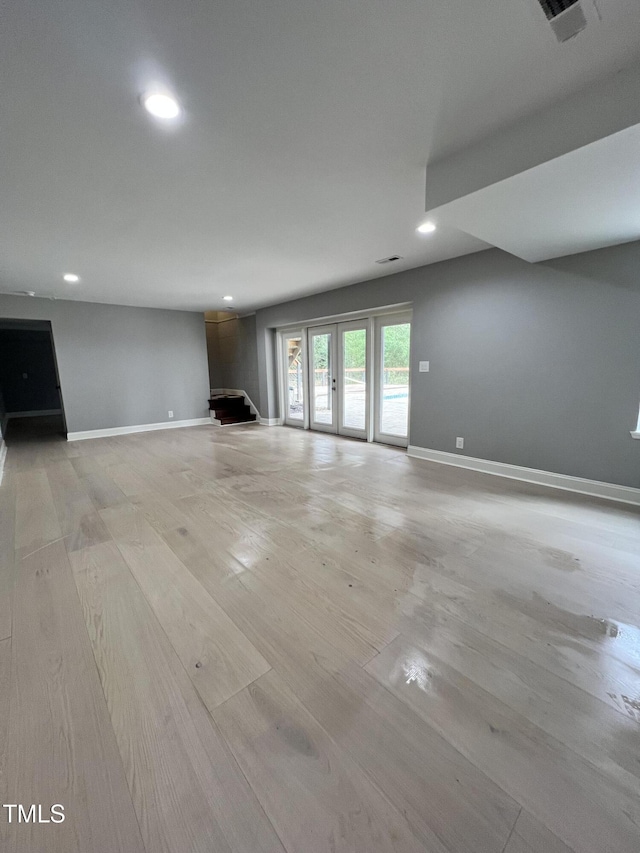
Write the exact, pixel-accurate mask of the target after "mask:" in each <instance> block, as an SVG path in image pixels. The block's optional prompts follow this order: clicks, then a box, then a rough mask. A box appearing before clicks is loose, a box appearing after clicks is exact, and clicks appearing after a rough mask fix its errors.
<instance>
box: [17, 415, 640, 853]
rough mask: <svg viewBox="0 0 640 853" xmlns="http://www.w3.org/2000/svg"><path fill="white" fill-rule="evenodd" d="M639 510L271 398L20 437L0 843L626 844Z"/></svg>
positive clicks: (631, 829)
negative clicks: (20, 812) (366, 435)
mask: <svg viewBox="0 0 640 853" xmlns="http://www.w3.org/2000/svg"><path fill="white" fill-rule="evenodd" d="M639 519H640V516H639V515H638V513H637V511H635V510H633V509H630V508H625V507H623V506H617V505H615V504H613V503H603V502H598V501H595V500H590V499H588V498H584V497H580V496H576V495H570V494H563V493H560V492H554V491H552V490H548V489H543V488H541V487H535V486H529V485H526V484H519V483H515V482H511V481H507V480H501V479H499V478H497V477H488V476H485V475H481V474H475V473H471V472H465V471H462V470H459V469H454V468H447V467H445V466H440V465H435V464H430V463H426V462H421V461H417V460H413V459H409V458H407V457H406V455H405V454H404V452H402V451H400V450H397V449H393V448H388V447H382V446H376V445H367V444H365V443H361V442H354V441H348V440H345V439H339V438H335V437H332V436H328V435H323V434H319V433H310V432H303V431H299V430H292V429H287V428H274V427H272V428H268V427H256V426H252V427H248V428H247V427H242V426H241V427H237V428H236V429H234V430H216V429H215V428H212V427H196V428H192V429H182V430H168V431H166V432H156V433H144V434H139V435H129V436H121V437H117V438H105V439H96V440H92V441H84V442H75V443H69V444H67V443H65V442H62V441H39V442H38V441H23V442H14V443H12V444H11V445H10V447H9V453H8V458H7V473H6V476H5V481H4V483H3V485H2V488H0V767H3V768H4V769H5V771H6V772H4V773H0V794H1V796H2V802H3V803H4V802H6V803H25V804H30V803H41V804H46V809H48V808H49V805H50V804H53V803H61V804H62V805H64V807H65V814H66V820H65V822H64V823H61V824H57V825H55V826H53V825H38V824H24V823H23V824H16V823H13V824H11V825H8V824H7V822H6V819H5V818H4V817H3V819H2V820H1V821H0V838H2V840H3V843H4V842H5V841H6V843H7V845H8V849H10V850H12V851H24V853H26V851H29V853H40V852H41V851H42V853H44V851H47V853H63V852H64V853H72V851H78V853H80V851H81V852H82V853H91V851H94V853H95V851H100V853H119V851H143V850H146V851H147V853H157V851H176V853H186V852H187V851H203V853H204V851H207V853H210V851H214V850H215V851H227V852H228V851H243V853H261V851H273V852H274V853H275V851H280V853H282V852H283V851H288V853H316V851H345V853H346V851H358V853H377V851H385V852H386V851H402V853H409V851H414V853H418V851H420V853H424V851H430V853H447V852H448V853H504V851H506V853H527V851H528V853H532V851H533V853H571V851H573V853H604V851H611V853H613V852H614V851H615V853H637V851H638V850H639V849H640V829H639V826H640V801H639V798H638V791H639V789H640V732H639V727H640V632H639V629H638V618H639V617H638V614H639V613H640V565H639V560H638V554H639V553H640V524H639Z"/></svg>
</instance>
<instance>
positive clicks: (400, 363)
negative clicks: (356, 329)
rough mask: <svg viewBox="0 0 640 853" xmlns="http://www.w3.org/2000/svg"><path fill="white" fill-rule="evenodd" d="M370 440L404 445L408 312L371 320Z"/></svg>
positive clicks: (406, 430)
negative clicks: (372, 405) (373, 328)
mask: <svg viewBox="0 0 640 853" xmlns="http://www.w3.org/2000/svg"><path fill="white" fill-rule="evenodd" d="M374 324H375V394H374V410H375V417H374V431H373V438H374V441H378V442H381V443H382V444H397V445H399V446H400V447H406V446H407V443H408V437H409V399H410V381H409V374H410V350H411V315H410V314H391V315H387V316H384V317H376V319H375V321H374Z"/></svg>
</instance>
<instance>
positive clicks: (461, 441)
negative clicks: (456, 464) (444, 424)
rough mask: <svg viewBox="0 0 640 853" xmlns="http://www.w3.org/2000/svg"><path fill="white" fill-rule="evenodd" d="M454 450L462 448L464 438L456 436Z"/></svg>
mask: <svg viewBox="0 0 640 853" xmlns="http://www.w3.org/2000/svg"><path fill="white" fill-rule="evenodd" d="M456 450H464V438H460V437H458V438H456Z"/></svg>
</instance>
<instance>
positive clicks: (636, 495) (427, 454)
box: [407, 444, 640, 506]
mask: <svg viewBox="0 0 640 853" xmlns="http://www.w3.org/2000/svg"><path fill="white" fill-rule="evenodd" d="M407 455H408V456H412V457H413V458H415V459H425V460H427V461H429V462H439V463H441V464H443V465H453V466H454V467H456V468H467V469H468V470H469V471H479V472H481V473H483V474H492V475H494V476H496V477H507V478H508V479H510V480H521V481H522V482H524V483H534V484H535V485H538V486H548V487H549V488H552V489H563V490H564V491H567V492H577V493H578V494H581V495H589V496H590V497H594V498H604V499H605V500H611V501H619V502H620V503H626V504H632V505H634V506H640V489H634V488H632V487H631V486H619V485H616V484H615V483H602V482H600V481H599V480H585V479H583V478H582V477H570V476H568V475H566V474H555V473H553V472H552V471H538V470H537V469H535V468H523V467H522V466H520V465H508V464H507V463H505V462H492V461H491V460H490V459H477V458H476V457H474V456H462V455H460V456H459V455H458V454H457V453H447V452H445V451H444V450H431V449H429V448H427V447H417V446H416V445H411V444H410V445H409V447H408V448H407Z"/></svg>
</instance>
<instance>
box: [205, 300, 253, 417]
mask: <svg viewBox="0 0 640 853" xmlns="http://www.w3.org/2000/svg"><path fill="white" fill-rule="evenodd" d="M207 348H208V353H209V379H210V382H211V387H212V388H234V389H238V390H241V391H246V392H247V394H248V395H249V397H250V398H251V401H252V402H253V403H254V405H256V406H257V405H258V351H257V345H256V317H255V314H251V315H249V316H247V317H234V318H232V319H229V320H224V321H222V322H220V323H214V322H208V323H207Z"/></svg>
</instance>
